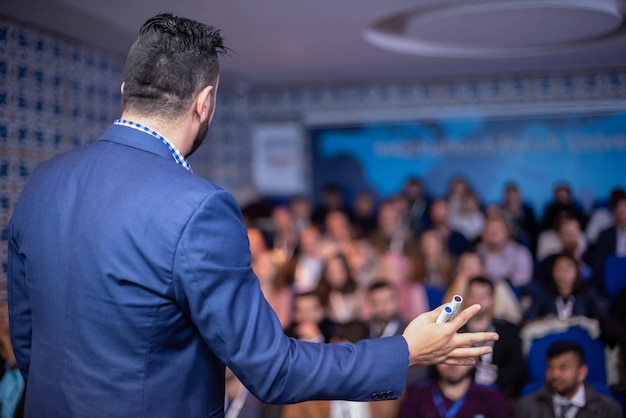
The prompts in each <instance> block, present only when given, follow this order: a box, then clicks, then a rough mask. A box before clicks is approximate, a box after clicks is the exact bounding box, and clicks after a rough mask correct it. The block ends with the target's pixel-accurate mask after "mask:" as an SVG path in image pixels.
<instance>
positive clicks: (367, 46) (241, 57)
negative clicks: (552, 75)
mask: <svg viewBox="0 0 626 418" xmlns="http://www.w3.org/2000/svg"><path fill="white" fill-rule="evenodd" d="M625 4H626V0H497V1H496V0H473V1H469V0H463V1H461V2H459V1H457V0H413V1H410V0H386V1H381V0H315V1H303V0H263V1H259V0H221V1H217V0H176V1H171V0H143V1H142V0H107V1H102V0H3V1H1V2H0V15H3V16H7V17H9V18H12V19H15V20H18V21H20V22H23V23H26V24H29V25H32V26H35V27H38V28H44V29H46V30H49V31H52V32H55V33H58V34H61V35H63V36H67V37H71V38H74V39H79V40H81V41H83V42H85V43H88V44H91V45H93V46H96V47H98V48H102V49H105V50H107V51H111V52H114V53H116V54H119V55H120V56H125V54H126V51H127V50H128V48H129V47H130V45H131V44H132V42H133V41H134V39H135V37H136V34H137V31H138V29H139V27H140V26H141V25H142V23H143V22H144V21H145V20H146V19H148V18H149V17H151V16H153V15H154V14H157V13H159V12H172V13H174V14H176V15H179V16H184V17H190V18H193V19H196V20H199V21H202V22H204V23H207V24H210V25H213V26H215V27H217V28H219V29H221V31H222V34H223V36H224V38H225V43H226V45H227V46H228V47H229V48H230V49H232V50H233V53H232V54H231V55H230V56H229V57H226V58H225V59H224V60H223V61H222V67H221V69H222V79H223V80H224V81H227V82H228V81H231V82H233V81H234V82H241V83H245V84H247V85H285V84H295V83H298V84H302V83H333V82H343V83H353V82H355V83H356V82H368V81H389V80H409V79H411V80H415V79H424V78H430V79H432V78H440V77H449V76H486V75H490V76H492V75H499V74H507V73H508V74H510V73H518V74H519V73H529V72H552V71H564V70H567V71H569V70H587V69H593V68H601V69H607V68H610V69H615V68H619V69H623V68H626V36H625V35H624V32H626V30H625V27H626V25H625V23H624V15H625V13H624V10H625V9H626V7H625Z"/></svg>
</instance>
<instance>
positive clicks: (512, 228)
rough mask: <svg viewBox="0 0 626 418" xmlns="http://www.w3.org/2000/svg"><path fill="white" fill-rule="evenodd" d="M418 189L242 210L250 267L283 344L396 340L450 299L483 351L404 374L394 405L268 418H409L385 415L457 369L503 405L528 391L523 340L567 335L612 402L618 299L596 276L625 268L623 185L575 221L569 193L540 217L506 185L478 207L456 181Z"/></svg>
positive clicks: (617, 388) (619, 340) (624, 344)
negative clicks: (586, 338) (601, 355)
mask: <svg viewBox="0 0 626 418" xmlns="http://www.w3.org/2000/svg"><path fill="white" fill-rule="evenodd" d="M426 190H427V187H426V185H425V184H423V183H422V181H420V179H418V178H410V179H408V180H407V181H406V182H405V184H404V185H403V188H402V189H401V190H399V191H398V193H397V194H396V195H395V196H393V197H390V198H388V199H385V200H382V201H380V200H379V199H377V198H376V196H374V195H373V194H370V193H361V194H359V195H357V196H356V197H355V198H354V200H353V201H350V202H347V201H345V198H344V192H343V191H342V189H341V188H340V187H339V186H337V185H331V184H329V185H326V186H325V187H324V189H323V191H322V194H321V198H320V201H319V202H318V203H315V204H314V202H312V201H311V200H310V199H309V198H307V197H303V196H296V197H293V198H291V199H289V200H286V201H283V202H281V203H275V202H269V201H264V200H261V201H259V202H255V203H254V204H251V205H247V206H246V207H243V208H242V213H243V215H244V222H245V223H246V226H247V229H248V236H249V241H250V249H251V254H252V259H251V266H252V268H253V270H254V271H255V273H256V275H257V276H258V279H259V282H260V287H261V289H262V291H263V293H264V295H265V297H266V299H267V300H268V302H269V303H270V305H271V306H272V307H273V308H274V310H275V312H276V315H277V317H278V319H279V320H280V322H281V324H282V325H283V328H284V330H285V333H286V334H287V335H289V336H291V337H294V338H298V339H300V340H306V341H312V342H336V343H339V342H342V341H352V342H356V341H359V340H361V339H365V338H378V337H384V336H389V335H398V334H401V333H402V332H403V330H404V327H405V326H406V325H407V323H408V322H409V321H410V320H411V319H413V318H414V317H415V316H417V315H419V314H421V313H423V312H426V311H428V310H431V309H433V308H436V307H437V306H439V305H440V304H441V303H444V302H447V301H449V300H450V299H451V297H452V296H453V295H455V294H459V295H461V296H463V298H464V305H465V306H469V305H470V304H473V303H479V304H481V306H482V310H481V312H480V313H479V314H478V315H477V316H476V317H474V318H473V319H472V320H471V321H470V322H469V323H468V324H467V325H466V329H467V330H470V331H485V330H495V331H497V332H498V333H499V334H500V340H499V341H498V342H496V343H495V345H494V349H493V352H492V354H490V355H488V356H483V358H480V359H478V363H477V365H476V366H475V367H473V368H471V370H460V371H459V370H455V369H454V368H453V369H452V370H447V369H446V368H445V367H437V368H412V369H410V370H409V373H408V377H407V391H405V395H403V398H401V400H400V401H397V402H395V403H392V404H391V405H388V406H385V405H387V403H386V402H382V403H374V404H379V405H374V404H373V406H363V405H355V404H353V403H350V402H344V403H328V405H326V404H324V406H323V408H326V409H324V412H321V413H320V414H316V413H314V412H312V411H310V410H307V409H306V408H310V407H311V406H310V405H309V404H304V405H296V406H293V405H292V406H288V407H284V408H280V410H275V411H274V412H272V413H273V414H274V416H276V417H281V416H282V417H285V418H288V417H292V416H293V417H297V416H320V417H326V416H328V417H334V416H353V417H357V416H359V417H361V416H362V417H368V416H372V417H374V416H376V417H379V416H380V417H385V416H389V417H395V416H413V415H410V414H404V415H403V414H400V415H398V411H399V408H400V406H401V405H403V404H402V402H404V403H405V404H408V403H410V402H411V400H410V399H407V396H408V394H410V393H413V392H411V391H409V390H408V389H411V388H423V387H424V385H425V384H426V382H432V381H433V380H432V379H436V378H439V379H442V378H443V377H445V376H447V375H448V374H452V375H454V374H459V373H460V375H462V376H461V377H463V376H466V375H470V376H471V381H472V385H478V386H479V387H480V388H483V387H486V388H489V389H490V390H493V391H494V392H496V393H497V394H498V396H500V395H501V398H500V397H498V396H496V398H493V396H494V395H493V394H489V396H491V399H496V401H492V402H495V403H496V404H497V403H498V402H500V401H501V402H502V405H505V406H504V407H506V405H508V406H510V407H511V408H512V407H513V405H514V404H515V403H516V401H517V400H518V399H519V398H520V397H521V396H522V395H524V394H526V392H525V389H524V388H525V386H526V385H528V384H529V383H530V376H529V373H528V363H529V361H530V359H529V358H528V355H529V350H530V347H531V345H532V342H533V341H534V340H536V339H537V338H541V337H544V336H546V335H549V334H551V333H558V332H563V331H564V330H566V329H568V328H570V327H577V328H581V329H583V330H584V331H586V332H587V333H588V334H589V335H590V338H591V339H593V340H597V341H600V342H601V344H602V346H603V347H604V348H605V349H606V353H607V356H606V358H605V359H604V364H603V365H604V366H606V370H609V373H608V376H607V378H606V382H604V383H605V384H606V386H607V388H610V390H611V391H612V392H611V393H612V394H616V396H619V394H620V393H623V388H624V387H625V385H626V377H625V376H626V373H625V372H624V365H625V364H626V360H625V357H626V323H625V322H626V313H625V312H624V306H626V303H624V302H625V300H626V293H625V291H624V289H623V288H622V289H621V290H620V287H622V286H621V285H618V286H617V287H615V285H614V284H612V283H611V284H608V285H607V283H609V282H608V281H609V278H608V275H609V272H608V271H606V269H607V265H609V264H610V265H611V266H612V267H611V273H610V274H613V275H615V274H614V270H615V269H616V268H617V270H618V273H621V275H622V276H626V267H625V266H626V263H623V262H620V260H626V258H625V257H626V192H625V191H624V189H622V188H615V189H614V190H613V191H612V192H611V193H610V195H609V196H606V198H605V199H604V200H603V201H600V202H598V203H597V204H596V205H594V207H593V209H592V210H591V211H585V210H583V208H582V206H581V205H580V204H579V203H578V202H577V199H576V197H575V196H573V194H572V190H571V188H570V187H569V186H568V185H567V184H565V183H563V184H559V185H557V186H556V187H555V188H554V190H553V200H552V201H551V202H550V203H549V204H548V205H546V207H545V209H544V210H543V211H542V213H535V211H534V210H533V208H532V207H531V206H529V205H528V204H527V202H525V200H524V196H523V194H522V193H523V191H522V190H520V188H519V187H518V186H517V185H515V184H508V185H506V187H504V188H503V192H502V199H501V202H499V203H498V204H492V205H484V204H482V202H481V200H480V197H479V196H480V193H479V191H477V190H475V189H473V188H472V187H471V185H470V184H469V182H468V181H467V179H466V178H464V177H462V176H458V177H456V178H454V179H453V180H452V181H451V182H450V185H449V189H448V190H447V191H445V193H440V195H439V196H438V197H432V196H430V195H429V194H428V193H426ZM612 259H615V260H617V261H616V262H610V263H609V261H610V260H612ZM615 266H617V267H615ZM544 361H545V359H544ZM472 387H473V386H472ZM485 396H486V395H485ZM444 399H445V398H444ZM315 405H316V404H315V403H313V407H314V408H315V407H316V406H315ZM338 405H339V406H338ZM444 406H445V405H444ZM448 406H450V405H448ZM268 407H269V406H266V409H267V408H268ZM294 408H295V409H294ZM298 408H305V411H306V412H303V410H300V409H298ZM337 408H343V409H344V410H345V411H348V412H350V411H352V415H349V414H347V415H346V414H345V413H344V414H343V415H340V414H339V413H338V412H337V411H338V409H337ZM351 408H352V409H351ZM359 408H361V409H359ZM371 408H374V409H375V408H379V410H374V411H373V410H371ZM380 408H382V410H380ZM385 408H387V409H385ZM406 408H407V407H406V406H405V407H404V409H406ZM446 408H447V407H446ZM502 408H503V407H500V408H499V409H500V410H502ZM270 409H271V408H270ZM278 411H280V412H278ZM327 411H328V412H327ZM332 411H335V412H332ZM440 411H441V409H440ZM511 411H512V409H511ZM318 412H319V411H318ZM400 412H401V411H400ZM272 413H270V414H269V415H267V414H268V413H267V411H266V415H265V416H272ZM329 414H330V415H329ZM333 414H335V415H333ZM511 414H512V412H511ZM414 416H418V415H414ZM419 416H421V415H419ZM442 416H443V415H442ZM446 416H447V415H446ZM485 416H488V415H485ZM497 416H509V415H508V414H507V413H501V414H500V415H497ZM510 416H513V415H510ZM572 416H573V415H572Z"/></svg>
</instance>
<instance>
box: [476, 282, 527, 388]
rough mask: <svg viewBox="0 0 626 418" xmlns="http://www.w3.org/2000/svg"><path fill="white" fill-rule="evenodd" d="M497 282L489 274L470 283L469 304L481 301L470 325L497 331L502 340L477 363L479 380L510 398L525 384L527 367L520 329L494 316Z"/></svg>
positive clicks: (494, 344) (496, 342) (478, 328)
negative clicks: (495, 284)
mask: <svg viewBox="0 0 626 418" xmlns="http://www.w3.org/2000/svg"><path fill="white" fill-rule="evenodd" d="M494 293H495V291H494V285H493V283H492V282H491V280H489V279H488V278H486V277H483V276H478V277H474V278H472V279H471V280H470V281H469V283H468V285H467V292H466V294H465V303H466V304H467V305H472V304H474V303H479V304H480V307H481V310H480V312H479V313H478V314H477V315H476V316H474V317H473V318H472V319H470V320H469V321H468V323H467V325H466V328H467V329H468V330H469V331H470V332H475V331H478V330H480V331H487V330H495V331H496V332H497V333H498V334H499V335H500V339H499V340H498V341H495V342H494V343H493V352H492V353H489V354H486V355H484V356H481V357H480V360H479V361H478V363H476V375H475V379H474V380H475V381H476V383H478V384H482V385H486V386H494V387H496V388H498V389H500V390H501V391H502V393H504V394H505V395H507V396H508V397H509V398H511V399H513V398H517V397H518V396H519V392H520V390H521V388H522V385H523V384H524V377H525V369H524V358H523V353H522V340H521V339H520V336H519V328H518V327H517V326H516V325H513V324H511V323H509V322H507V321H504V320H501V319H495V318H494V317H493V308H494V302H495V298H494Z"/></svg>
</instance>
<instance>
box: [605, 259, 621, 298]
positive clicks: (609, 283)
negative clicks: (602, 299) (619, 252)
mask: <svg viewBox="0 0 626 418" xmlns="http://www.w3.org/2000/svg"><path fill="white" fill-rule="evenodd" d="M604 288H605V289H606V292H607V293H608V295H609V296H610V297H611V300H613V299H614V298H615V296H617V294H618V293H619V292H620V290H622V289H624V288H626V257H618V256H616V255H611V256H609V257H608V258H607V259H606V261H605V264H604Z"/></svg>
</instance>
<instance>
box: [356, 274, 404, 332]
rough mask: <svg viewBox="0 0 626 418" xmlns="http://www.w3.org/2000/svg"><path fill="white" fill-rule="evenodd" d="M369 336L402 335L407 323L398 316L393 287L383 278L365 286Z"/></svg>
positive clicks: (396, 297)
mask: <svg viewBox="0 0 626 418" xmlns="http://www.w3.org/2000/svg"><path fill="white" fill-rule="evenodd" d="M366 300H367V306H366V307H367V308H369V311H370V315H369V328H370V338H379V337H389V336H392V335H402V332H403V331H404V328H406V326H407V325H408V324H407V323H406V322H405V321H403V320H402V319H401V318H400V314H399V310H398V295H397V291H396V289H395V287H394V286H393V285H392V284H391V283H389V282H387V281H384V280H376V281H374V282H373V283H372V284H370V285H369V287H368V288H367V299H366Z"/></svg>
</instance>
